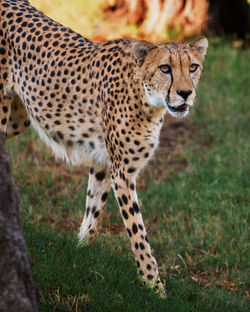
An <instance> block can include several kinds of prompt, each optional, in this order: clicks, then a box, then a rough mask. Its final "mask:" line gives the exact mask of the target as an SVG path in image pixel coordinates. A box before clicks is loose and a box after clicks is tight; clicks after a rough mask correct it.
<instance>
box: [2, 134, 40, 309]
mask: <svg viewBox="0 0 250 312" xmlns="http://www.w3.org/2000/svg"><path fill="white" fill-rule="evenodd" d="M30 267H31V263H30V258H29V253H28V250H27V247H26V244H25V240H24V238H23V233H22V228H21V220H20V212H19V198H18V194H17V190H16V187H15V185H14V182H13V179H12V178H11V175H10V158H9V156H8V154H7V153H6V151H5V148H4V136H3V134H2V133H1V131H0V311H1V312H21V311H25V312H35V311H38V309H37V298H38V293H37V288H36V285H35V283H34V281H33V279H32V277H31V274H30Z"/></svg>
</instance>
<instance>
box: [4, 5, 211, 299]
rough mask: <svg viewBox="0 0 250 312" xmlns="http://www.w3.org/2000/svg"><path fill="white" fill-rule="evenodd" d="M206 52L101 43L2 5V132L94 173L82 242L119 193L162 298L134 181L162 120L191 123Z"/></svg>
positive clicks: (142, 266)
mask: <svg viewBox="0 0 250 312" xmlns="http://www.w3.org/2000/svg"><path fill="white" fill-rule="evenodd" d="M206 49H207V40H206V39H205V38H202V39H199V40H197V41H195V42H193V43H191V44H177V43H164V44H152V43H149V42H146V41H138V40H135V39H120V40H114V41H108V42H104V43H93V42H91V41H89V40H87V39H85V38H83V37H82V36H80V35H79V34H77V33H75V32H74V31H72V30H71V29H69V28H67V27H65V26H63V25H60V24H59V23H57V22H55V21H53V20H51V19H50V18H48V17H47V16H45V15H44V14H42V13H40V12H38V11H37V10H36V9H35V8H34V7H32V6H31V5H30V4H29V2H28V1H26V0H25V1H15V0H0V127H1V128H0V129H1V130H2V131H3V132H4V133H5V135H6V138H10V137H12V136H15V135H17V134H19V133H21V132H23V131H25V129H26V128H27V127H28V126H29V125H30V123H31V124H32V125H33V126H34V128H35V129H36V130H37V131H38V133H39V135H40V136H41V138H42V139H43V140H44V141H45V142H46V143H47V144H48V145H49V146H50V147H51V148H52V150H53V152H54V153H55V155H56V156H58V157H60V158H62V159H64V160H65V161H67V162H69V163H72V164H85V165H86V166H89V167H90V172H89V184H88V192H87V200H86V210H85V214H84V218H83V221H82V225H81V229H80V234H79V238H80V240H83V239H87V238H91V237H92V238H93V237H94V236H95V235H96V233H97V232H98V226H99V224H100V222H101V218H102V214H103V209H104V205H105V202H106V199H107V196H108V192H109V189H110V186H112V188H113V190H114V193H115V196H116V199H117V201H118V204H119V208H120V212H121V215H122V218H123V221H124V225H125V228H126V230H127V233H128V236H129V239H130V241H131V246H132V250H133V252H134V255H135V259H136V263H137V266H138V271H139V274H140V276H141V278H142V279H143V280H144V281H145V282H146V283H148V284H149V285H150V286H151V287H154V288H155V289H156V291H158V292H161V293H162V294H163V293H164V289H163V285H162V283H161V281H160V279H159V274H158V266H157V263H156V260H155V258H154V257H153V256H152V252H151V248H150V244H149V241H148V237H147V233H146V229H145V226H144V224H143V219H142V215H141V212H140V207H139V203H138V198H137V194H136V176H137V175H138V173H139V171H140V170H141V169H142V168H143V167H144V166H145V164H146V163H147V162H148V160H149V159H150V158H151V156H152V155H153V153H154V150H155V148H156V147H157V145H158V138H159V132H160V129H161V126H162V123H163V117H164V114H165V113H166V112H168V113H170V114H171V115H173V116H175V117H178V116H185V115H186V114H187V113H188V111H189V107H190V106H191V105H192V104H193V101H194V98H195V88H196V85H197V83H198V81H199V78H200V74H201V71H202V62H203V59H204V56H205V53H206ZM191 65H192V66H191ZM196 65H197V68H196V70H195V71H192V70H191V68H194V67H195V66H196ZM168 69H169V70H168Z"/></svg>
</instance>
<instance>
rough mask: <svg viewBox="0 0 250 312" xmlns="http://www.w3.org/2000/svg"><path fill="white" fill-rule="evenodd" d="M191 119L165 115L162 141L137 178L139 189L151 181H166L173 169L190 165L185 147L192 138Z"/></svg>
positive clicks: (161, 135)
mask: <svg viewBox="0 0 250 312" xmlns="http://www.w3.org/2000/svg"><path fill="white" fill-rule="evenodd" d="M192 127H193V125H192V122H191V119H190V118H185V119H181V120H180V119H175V118H172V117H170V116H166V117H165V122H164V125H163V127H162V130H161V134H160V143H159V146H158V148H157V150H156V152H155V154H154V156H153V158H152V159H151V160H150V161H149V163H148V165H147V166H146V167H145V168H144V169H143V170H142V173H141V175H140V176H139V178H138V179H137V184H136V185H137V189H142V188H144V187H146V186H147V185H148V184H149V183H150V184H151V183H152V182H153V183H155V184H157V183H160V182H162V183H166V181H167V177H168V175H169V173H170V171H171V170H180V169H182V168H185V167H187V166H188V162H187V159H185V157H184V155H183V152H182V151H183V148H184V146H185V145H186V144H187V143H188V141H189V140H190V139H191V128H192Z"/></svg>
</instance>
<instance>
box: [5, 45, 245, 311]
mask: <svg viewBox="0 0 250 312" xmlns="http://www.w3.org/2000/svg"><path fill="white" fill-rule="evenodd" d="M249 72H250V64H249V50H248V51H247V50H240V49H235V48H232V47H231V43H230V42H222V41H220V40H217V39H213V40H211V41H210V47H209V50H208V55H207V58H206V63H205V70H204V75H203V77H202V81H201V82H200V85H199V90H198V100H197V103H196V105H195V107H194V109H193V111H192V114H191V117H190V118H189V119H187V120H186V121H185V120H184V121H183V120H182V121H181V122H180V125H181V129H182V130H181V131H179V126H178V123H177V122H176V121H175V122H174V121H173V120H169V119H168V120H167V121H166V122H169V123H170V124H171V123H172V124H173V126H171V127H169V128H168V127H167V126H166V127H165V128H164V130H163V133H162V137H163V143H162V144H161V146H160V148H159V150H158V151H157V154H156V156H155V158H154V160H153V161H152V164H151V165H152V166H151V167H150V166H149V167H147V168H146V170H145V171H144V172H142V174H141V176H140V178H139V181H138V184H139V186H140V187H139V199H140V203H141V207H142V213H143V216H144V221H145V224H146V228H147V231H148V234H149V238H150V241H151V245H152V248H153V250H154V255H155V257H156V259H157V260H158V263H159V266H160V274H161V278H162V280H163V281H164V284H165V286H166V290H167V293H168V297H167V299H166V300H159V299H158V298H157V297H156V296H155V295H154V294H153V293H152V291H151V290H150V289H147V288H145V287H144V286H142V285H141V283H140V282H139V280H138V279H137V273H136V267H135V265H134V259H133V255H132V252H131V251H130V246H129V242H128V239H127V236H126V233H125V231H124V229H123V225H122V220H121V218H120V215H119V211H118V206H117V204H116V202H115V200H114V197H113V194H111V196H110V197H109V200H108V205H107V207H106V208H107V209H106V212H105V216H104V224H103V228H102V233H101V235H100V236H99V237H98V239H97V240H96V241H95V242H94V243H93V244H92V245H91V246H84V247H79V246H78V245H77V232H78V229H79V226H80V222H81V218H82V216H83V211H84V210H83V209H84V201H85V194H86V186H87V175H86V172H87V170H86V168H82V167H72V168H71V167H66V166H65V165H63V164H62V163H61V162H59V161H55V160H54V158H53V156H52V155H51V153H50V151H49V150H48V149H47V148H46V147H45V145H44V144H43V143H42V142H41V141H40V140H38V138H37V136H36V134H35V133H34V131H31V130H29V131H27V132H26V133H25V134H23V135H21V136H20V137H17V138H15V139H12V140H10V141H8V142H7V149H8V151H9V153H10V154H11V157H12V160H13V175H14V178H15V181H16V184H17V186H18V188H19V190H20V194H21V204H20V205H21V212H22V217H23V225H24V232H25V237H26V241H27V244H28V247H29V250H30V252H31V256H32V259H33V261H34V263H35V265H34V267H33V270H32V272H33V277H34V279H35V281H36V283H37V285H38V287H39V290H40V311H133V312H134V311H150V312H152V311H178V312H180V311H202V312H205V311H209V312H211V311H218V312H223V311H228V312H232V311H241V312H244V311H249V310H250V305H249V301H248V299H249V298H250V291H249V289H250V283H249V263H250V254H249V245H248V243H249V228H248V226H249V206H250V205H249V200H250V198H249V190H250V179H249V177H250V166H249V158H250V141H249V133H250V126H249V125H250V114H249V98H250V89H249V86H250V75H249ZM170 132H171V138H169V137H168V135H169V133H170ZM170 140H171V142H172V145H173V146H172V147H171V148H170V147H169V146H170V144H169V141H170ZM168 152H169V153H168Z"/></svg>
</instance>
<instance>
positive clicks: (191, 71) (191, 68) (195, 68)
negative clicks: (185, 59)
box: [189, 64, 199, 73]
mask: <svg viewBox="0 0 250 312" xmlns="http://www.w3.org/2000/svg"><path fill="white" fill-rule="evenodd" d="M198 67H199V66H198V65H197V64H191V65H190V66H189V71H190V73H194V72H195V71H196V70H197V69H198Z"/></svg>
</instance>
